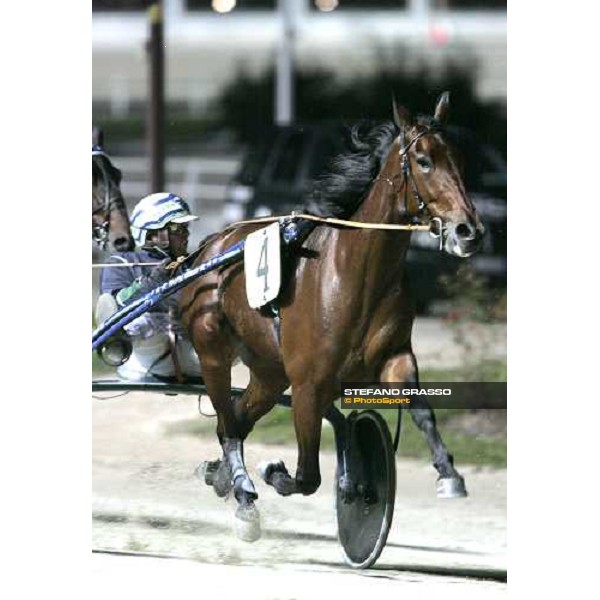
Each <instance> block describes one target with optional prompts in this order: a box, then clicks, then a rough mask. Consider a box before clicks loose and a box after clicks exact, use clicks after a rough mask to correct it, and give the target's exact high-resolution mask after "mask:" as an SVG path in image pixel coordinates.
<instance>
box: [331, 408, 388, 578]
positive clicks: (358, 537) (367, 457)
mask: <svg viewBox="0 0 600 600" xmlns="http://www.w3.org/2000/svg"><path fill="white" fill-rule="evenodd" d="M351 419H352V425H351V426H352V427H353V428H354V431H353V434H352V440H353V442H352V443H353V444H355V447H354V448H352V450H351V452H350V455H351V457H352V458H351V460H353V467H354V473H356V475H357V482H356V483H357V484H360V485H362V486H366V488H367V489H369V490H370V493H371V500H370V501H368V500H367V499H366V498H365V496H364V495H359V496H357V497H356V498H355V499H354V500H353V501H352V502H351V503H348V504H347V503H344V502H343V501H342V499H341V497H340V494H339V486H338V484H337V479H338V478H337V475H336V478H335V492H336V514H337V522H338V539H339V541H340V544H341V546H342V549H343V553H344V558H345V560H346V562H347V563H348V564H349V565H350V566H351V567H353V568H355V569H368V568H369V567H371V566H372V565H373V564H374V563H375V561H376V560H377V559H378V558H379V555H380V554H381V552H382V550H383V548H384V546H385V543H386V541H387V537H388V533H389V531H390V527H391V526H392V518H393V515H394V501H395V497H396V460H395V452H394V446H393V443H392V438H391V435H390V431H389V428H388V426H387V423H386V422H385V420H384V419H383V417H382V416H381V415H380V414H379V413H377V412H375V411H373V410H366V411H363V412H360V413H358V414H357V415H355V417H354V418H352V417H351Z"/></svg>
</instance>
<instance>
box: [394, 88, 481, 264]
mask: <svg viewBox="0 0 600 600" xmlns="http://www.w3.org/2000/svg"><path fill="white" fill-rule="evenodd" d="M449 106H450V94H449V93H448V92H444V93H443V94H442V95H441V96H440V98H439V100H438V102H437V105H436V108H435V113H434V116H433V118H431V117H423V116H419V117H417V118H416V119H413V118H412V116H411V115H410V113H409V111H408V110H407V109H406V108H404V107H399V106H397V105H396V102H395V101H394V106H393V111H394V122H395V124H396V126H397V127H398V129H399V135H398V139H397V144H394V145H393V146H392V153H391V155H392V157H393V158H392V160H394V161H395V164H394V170H395V171H396V173H401V174H402V175H403V187H404V193H403V194H402V193H401V194H400V195H399V198H400V202H403V204H404V206H403V207H402V206H400V207H399V208H400V210H401V212H403V213H404V214H406V215H408V216H412V217H415V218H423V217H426V218H427V217H428V218H429V219H430V221H431V222H432V224H435V225H436V229H434V230H433V233H434V235H436V236H441V237H442V240H441V243H440V247H441V248H443V249H444V250H445V251H446V252H447V253H448V254H452V255H455V256H459V257H467V256H471V255H472V254H473V253H475V252H477V250H479V248H480V246H481V242H482V239H483V235H484V233H485V229H484V227H483V224H482V222H481V219H480V217H479V215H478V214H477V211H476V210H475V207H474V206H473V203H472V202H471V201H470V200H469V197H468V196H467V193H466V190H465V186H464V184H463V181H462V177H461V173H460V168H459V163H458V157H457V156H456V155H455V153H454V150H453V148H452V147H451V146H450V145H449V144H448V142H447V139H446V136H445V135H444V125H445V123H446V120H447V117H448V110H449Z"/></svg>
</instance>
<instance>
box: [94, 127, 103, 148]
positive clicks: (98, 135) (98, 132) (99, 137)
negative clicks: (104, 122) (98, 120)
mask: <svg viewBox="0 0 600 600" xmlns="http://www.w3.org/2000/svg"><path fill="white" fill-rule="evenodd" d="M92 146H100V147H102V146H104V131H102V128H100V127H97V126H96V127H92Z"/></svg>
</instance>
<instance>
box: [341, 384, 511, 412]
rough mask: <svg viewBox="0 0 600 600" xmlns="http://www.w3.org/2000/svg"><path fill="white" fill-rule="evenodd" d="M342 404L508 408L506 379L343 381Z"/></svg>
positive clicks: (373, 406)
mask: <svg viewBox="0 0 600 600" xmlns="http://www.w3.org/2000/svg"><path fill="white" fill-rule="evenodd" d="M340 397H341V399H342V408H345V409H357V408H414V407H419V406H427V405H428V406H431V407H432V408H470V409H480V408H494V409H498V408H502V409H505V408H506V382H505V381H503V382H493V383H488V382H448V383H443V382H442V383H426V384H421V385H419V386H409V385H407V384H405V383H386V384H381V383H365V382H342V385H341V389H340Z"/></svg>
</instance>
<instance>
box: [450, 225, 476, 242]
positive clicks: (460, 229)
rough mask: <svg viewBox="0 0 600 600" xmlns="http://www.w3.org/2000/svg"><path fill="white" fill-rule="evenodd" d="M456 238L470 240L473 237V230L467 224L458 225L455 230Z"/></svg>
mask: <svg viewBox="0 0 600 600" xmlns="http://www.w3.org/2000/svg"><path fill="white" fill-rule="evenodd" d="M455 232H456V237H459V238H462V239H469V240H472V239H473V238H474V237H475V230H474V229H473V227H471V226H470V225H468V224H467V223H459V224H458V225H457V226H456V229H455Z"/></svg>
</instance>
